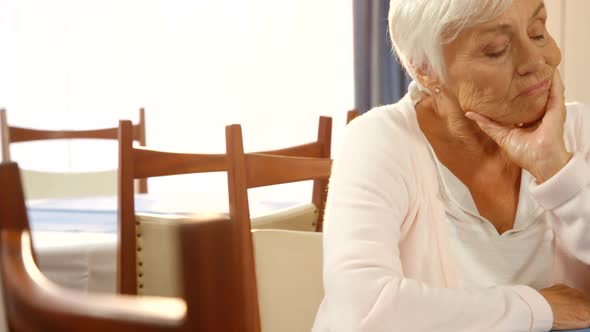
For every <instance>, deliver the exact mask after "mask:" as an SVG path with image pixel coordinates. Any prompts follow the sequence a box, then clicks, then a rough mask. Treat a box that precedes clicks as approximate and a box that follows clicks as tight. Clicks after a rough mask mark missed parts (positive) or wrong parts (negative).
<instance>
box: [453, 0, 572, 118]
mask: <svg viewBox="0 0 590 332" xmlns="http://www.w3.org/2000/svg"><path fill="white" fill-rule="evenodd" d="M546 21H547V11H546V9H545V6H544V3H543V1H542V0H514V2H513V4H512V6H511V7H510V8H509V9H508V10H507V11H506V12H504V13H503V14H502V16H500V17H498V18H497V19H495V20H493V21H490V22H487V23H484V24H481V25H479V26H476V27H473V28H469V29H465V30H464V31H462V32H461V33H460V34H459V36H458V38H457V39H456V40H454V41H453V42H451V43H449V44H447V45H446V46H445V47H444V49H443V53H444V57H445V62H446V65H447V74H448V76H447V80H446V82H445V85H444V88H445V90H446V92H447V94H448V95H449V96H450V97H451V98H455V99H456V102H457V103H458V104H459V105H460V107H461V108H462V109H463V111H465V112H468V111H473V112H477V113H480V114H482V115H485V116H487V117H489V118H491V119H493V120H496V121H498V122H500V123H502V124H505V125H514V124H519V123H525V124H526V123H531V122H534V121H536V120H539V119H540V118H541V117H542V116H543V115H544V113H545V105H546V104H547V99H548V96H549V88H550V86H551V78H552V76H553V73H554V71H555V70H557V66H558V65H559V63H560V62H561V52H560V50H559V48H558V46H557V45H556V43H555V41H554V40H553V38H552V37H551V36H550V35H549V33H548V32H547V29H546V27H545V23H546Z"/></svg>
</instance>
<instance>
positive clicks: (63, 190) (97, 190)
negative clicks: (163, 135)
mask: <svg viewBox="0 0 590 332" xmlns="http://www.w3.org/2000/svg"><path fill="white" fill-rule="evenodd" d="M117 130H118V129H117V128H116V127H113V128H105V129H96V130H41V129H32V128H22V127H15V126H9V125H8V122H7V116H6V110H4V109H2V110H0V131H1V133H2V135H1V136H0V141H1V145H2V160H4V161H8V160H10V145H11V144H13V143H21V142H32V141H40V140H57V139H106V140H116V139H117ZM145 136H146V135H145V111H144V109H143V108H142V109H140V110H139V122H138V123H137V124H136V125H134V126H133V140H134V141H136V142H138V143H139V145H141V146H145V144H146V139H145ZM21 174H22V176H23V184H24V187H25V192H26V194H27V198H28V199H37V198H57V197H80V196H89V195H114V194H115V193H116V183H117V182H116V179H117V172H116V170H112V171H102V172H85V173H73V172H71V173H54V172H40V171H33V170H21ZM64 184H67V185H64ZM138 191H139V192H140V193H147V180H145V179H144V180H139V181H138Z"/></svg>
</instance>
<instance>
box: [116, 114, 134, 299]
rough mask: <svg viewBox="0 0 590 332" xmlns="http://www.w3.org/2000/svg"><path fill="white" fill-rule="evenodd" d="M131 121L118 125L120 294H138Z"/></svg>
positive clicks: (118, 255)
mask: <svg viewBox="0 0 590 332" xmlns="http://www.w3.org/2000/svg"><path fill="white" fill-rule="evenodd" d="M133 150H134V148H133V139H132V124H131V121H125V120H122V121H120V122H119V169H118V195H117V215H118V216H117V217H118V218H117V219H118V225H119V233H118V236H119V241H118V248H117V291H118V292H119V293H121V294H137V260H136V254H135V252H136V248H137V241H136V240H137V239H136V234H135V233H136V232H135V222H136V221H135V200H134V197H135V193H134V186H133V181H134V179H135V178H134V174H133V170H134V160H133Z"/></svg>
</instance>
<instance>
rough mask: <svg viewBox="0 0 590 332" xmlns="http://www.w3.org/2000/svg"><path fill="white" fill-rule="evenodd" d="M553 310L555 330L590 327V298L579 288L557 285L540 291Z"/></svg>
mask: <svg viewBox="0 0 590 332" xmlns="http://www.w3.org/2000/svg"><path fill="white" fill-rule="evenodd" d="M539 293H541V295H542V296H543V297H544V298H545V300H547V302H549V305H550V306H551V310H552V311H553V329H554V330H575V329H583V328H587V327H590V299H589V298H588V297H586V296H585V295H584V294H582V292H580V291H579V290H577V289H574V288H570V287H568V286H566V285H555V286H553V287H550V288H545V289H543V290H541V291H539Z"/></svg>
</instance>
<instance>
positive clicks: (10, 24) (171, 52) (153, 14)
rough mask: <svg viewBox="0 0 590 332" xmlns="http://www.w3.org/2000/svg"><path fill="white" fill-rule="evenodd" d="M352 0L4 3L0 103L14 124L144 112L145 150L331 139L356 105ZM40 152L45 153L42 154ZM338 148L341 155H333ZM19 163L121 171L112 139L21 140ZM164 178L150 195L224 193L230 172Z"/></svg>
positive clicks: (92, 123)
mask: <svg viewBox="0 0 590 332" xmlns="http://www.w3.org/2000/svg"><path fill="white" fill-rule="evenodd" d="M350 2H351V1H350V0H346V1H344V0H322V1H317V0H280V1H275V0H172V1H171V0H160V1H157V0H124V1H122V0H101V1H89V0H53V1H40V0H18V1H17V0H2V1H0V41H1V42H2V45H4V46H3V51H2V52H0V62H1V64H0V70H1V72H2V75H0V107H6V108H7V110H8V117H9V122H11V123H12V124H15V125H22V126H29V127H44V128H94V127H102V126H113V125H116V124H117V120H118V119H120V118H127V119H132V120H134V121H135V120H136V119H137V114H138V109H139V108H140V107H145V109H146V113H147V139H148V146H150V147H153V148H161V149H172V150H178V151H187V152H224V150H225V137H224V127H225V125H227V124H231V123H240V124H242V128H243V132H244V142H245V147H246V149H247V150H250V151H252V150H258V149H270V148H277V147H282V146H285V145H291V144H299V143H302V142H305V141H310V140H313V139H315V137H316V130H317V121H318V117H319V115H330V116H333V117H334V129H333V131H334V139H335V142H334V145H335V146H337V144H338V139H337V138H338V133H339V132H341V130H342V128H343V127H344V122H345V120H344V118H345V116H344V114H345V113H346V111H347V110H348V109H349V108H351V107H352V105H353V77H352V76H353V68H352V62H353V61H352V12H351V10H352V9H351V7H352V6H351V3H350ZM40 147H42V148H40ZM334 148H336V147H334ZM12 154H13V159H15V160H17V161H19V162H20V164H21V165H22V166H24V167H28V168H36V169H45V170H47V169H49V170H64V169H66V170H76V171H80V170H94V169H105V168H107V169H108V168H113V167H114V166H116V159H117V154H116V144H115V143H108V142H92V143H91V145H88V142H72V143H63V142H62V143H59V144H44V145H38V144H22V145H19V146H14V147H13V149H12ZM211 179H212V178H211V177H207V179H206V180H205V179H204V178H201V179H200V180H199V177H189V178H188V179H187V178H186V177H184V178H181V179H179V178H176V179H174V178H166V179H158V180H154V181H152V182H150V184H151V190H152V191H179V190H191V189H192V188H194V187H196V186H202V185H207V187H209V186H214V187H216V188H221V189H222V190H226V187H225V182H224V181H225V175H222V174H219V176H218V177H217V179H216V180H214V181H213V182H211V181H212V180H211Z"/></svg>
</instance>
